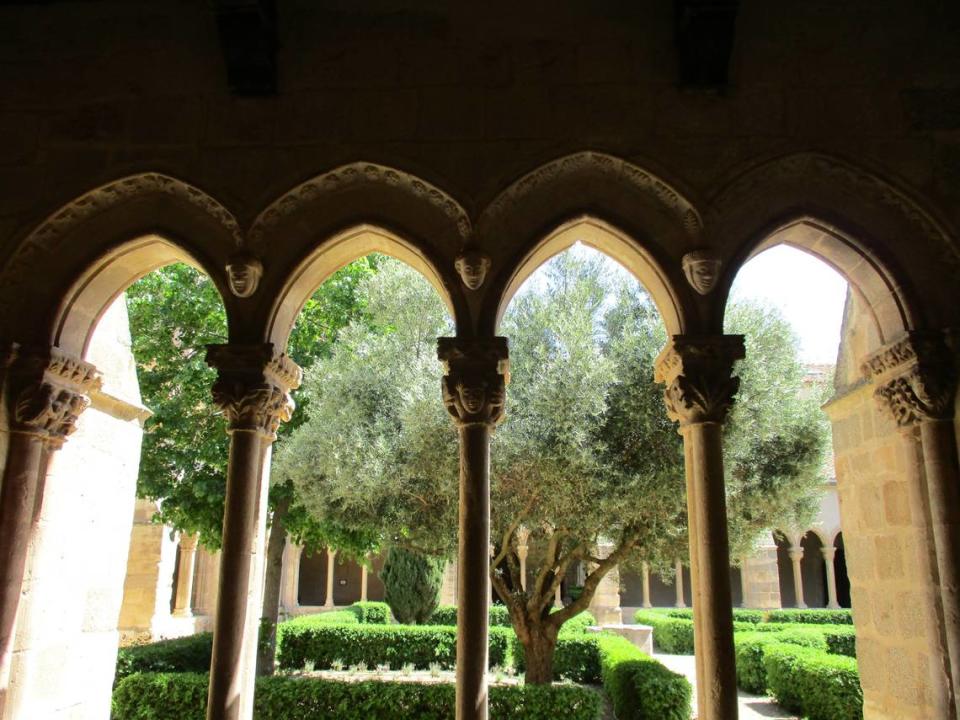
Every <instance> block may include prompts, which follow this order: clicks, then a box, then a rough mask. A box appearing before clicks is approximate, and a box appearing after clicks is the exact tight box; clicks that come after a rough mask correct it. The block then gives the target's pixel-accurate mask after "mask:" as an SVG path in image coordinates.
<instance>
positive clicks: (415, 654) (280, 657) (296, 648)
mask: <svg viewBox="0 0 960 720" xmlns="http://www.w3.org/2000/svg"><path fill="white" fill-rule="evenodd" d="M512 635H513V633H512V632H511V631H510V630H508V629H506V628H491V629H490V666H491V667H493V666H494V665H500V666H506V665H507V664H508V662H509V653H508V648H509V646H510V639H511V636H512ZM456 655H457V629H456V628H455V627H439V626H430V625H333V624H316V625H297V624H294V623H289V624H287V626H286V627H284V628H283V634H282V640H281V641H280V642H278V648H277V661H278V662H279V664H280V667H281V668H283V669H284V670H296V669H299V668H302V667H303V666H304V665H305V664H306V663H307V662H308V661H312V662H313V663H315V666H316V667H317V668H318V669H321V668H329V667H331V665H332V663H333V662H334V661H335V660H340V661H342V662H343V663H344V664H345V665H347V666H349V665H356V664H358V663H366V664H367V666H369V667H374V666H376V665H382V664H389V665H390V667H391V668H392V669H394V670H399V669H400V668H401V667H402V666H403V665H406V664H407V663H412V664H413V665H414V667H417V668H421V669H422V668H427V667H429V665H430V663H434V662H437V663H440V665H441V666H443V667H446V668H452V667H454V666H455V664H456Z"/></svg>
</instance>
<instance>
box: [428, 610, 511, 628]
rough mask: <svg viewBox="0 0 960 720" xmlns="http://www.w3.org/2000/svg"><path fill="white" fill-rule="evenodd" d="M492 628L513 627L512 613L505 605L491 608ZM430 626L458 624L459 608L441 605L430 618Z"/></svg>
mask: <svg viewBox="0 0 960 720" xmlns="http://www.w3.org/2000/svg"><path fill="white" fill-rule="evenodd" d="M489 617H490V627H513V623H512V622H511V621H510V611H509V610H507V608H506V606H505V605H491V606H490V612H489ZM429 624H430V625H454V626H455V625H456V624H457V606H456V605H441V606H440V607H438V608H437V609H436V610H434V611H433V615H431V616H430V621H429Z"/></svg>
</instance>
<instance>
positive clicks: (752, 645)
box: [734, 625, 827, 695]
mask: <svg viewBox="0 0 960 720" xmlns="http://www.w3.org/2000/svg"><path fill="white" fill-rule="evenodd" d="M784 644H788V645H798V646H802V647H810V648H814V649H816V650H819V651H820V652H825V651H826V650H827V642H826V640H825V639H824V637H823V635H822V634H821V633H819V632H817V631H816V630H808V629H806V628H805V627H803V626H797V625H792V626H789V629H785V630H781V631H780V632H751V633H747V632H744V633H737V634H736V635H735V636H734V646H735V648H736V654H737V685H738V686H740V687H741V688H743V689H744V690H746V691H747V692H752V693H755V694H758V695H762V694H763V693H764V692H766V689H767V672H766V670H765V669H764V665H763V658H764V652H765V650H766V648H768V647H770V646H771V645H784Z"/></svg>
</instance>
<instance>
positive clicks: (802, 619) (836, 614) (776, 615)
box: [766, 608, 853, 625]
mask: <svg viewBox="0 0 960 720" xmlns="http://www.w3.org/2000/svg"><path fill="white" fill-rule="evenodd" d="M766 622H769V623H810V624H812V625H853V613H851V612H850V611H849V610H826V609H821V608H808V609H806V610H791V609H787V610H768V611H767V619H766Z"/></svg>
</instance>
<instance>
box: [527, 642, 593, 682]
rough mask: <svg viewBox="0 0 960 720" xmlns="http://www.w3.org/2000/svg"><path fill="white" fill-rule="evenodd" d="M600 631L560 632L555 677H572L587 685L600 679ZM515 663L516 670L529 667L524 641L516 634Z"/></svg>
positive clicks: (555, 678) (554, 665)
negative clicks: (598, 632)
mask: <svg viewBox="0 0 960 720" xmlns="http://www.w3.org/2000/svg"><path fill="white" fill-rule="evenodd" d="M598 638H599V634H597V633H590V634H586V633H579V634H574V633H570V634H563V633H561V634H560V637H559V638H557V649H556V652H555V653H554V655H553V679H554V680H572V681H573V682H576V683H585V684H588V685H592V684H597V683H599V682H600V645H599V641H598ZM512 646H513V664H514V667H516V669H517V672H520V673H522V672H524V671H525V670H526V668H527V663H526V658H525V656H524V652H523V645H522V644H521V643H520V640H519V639H517V636H516V635H514V636H513V638H512Z"/></svg>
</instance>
